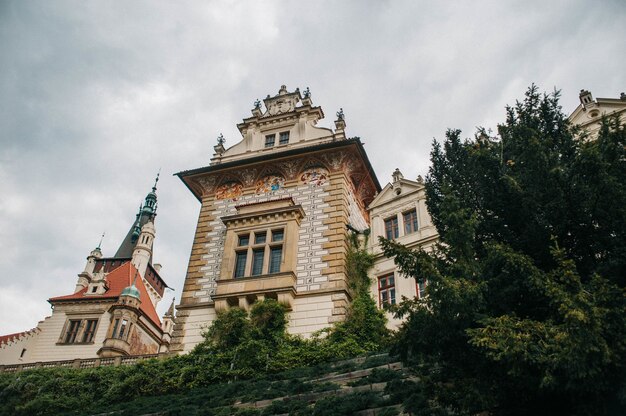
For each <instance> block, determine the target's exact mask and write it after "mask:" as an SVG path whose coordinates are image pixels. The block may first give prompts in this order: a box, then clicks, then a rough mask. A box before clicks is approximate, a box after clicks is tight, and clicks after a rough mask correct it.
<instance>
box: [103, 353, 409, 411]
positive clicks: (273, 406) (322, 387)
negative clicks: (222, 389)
mask: <svg viewBox="0 0 626 416" xmlns="http://www.w3.org/2000/svg"><path fill="white" fill-rule="evenodd" d="M408 379H411V377H409V375H408V374H407V373H406V372H405V369H404V368H403V366H402V364H401V363H400V362H397V361H396V359H395V358H393V357H390V356H388V355H387V354H380V355H374V356H368V357H359V358H356V359H352V360H346V361H341V362H336V363H333V364H330V365H325V366H324V367H323V368H322V369H321V370H319V371H318V369H317V368H306V369H295V370H290V371H286V372H285V373H282V374H277V375H272V376H270V377H269V378H268V379H264V380H250V381H246V382H236V383H241V384H240V385H239V386H238V388H237V389H235V390H237V391H238V393H235V394H234V396H231V397H229V398H232V400H231V401H230V403H231V404H230V405H227V406H224V405H222V406H219V405H218V406H216V405H212V404H211V401H210V400H207V402H204V403H202V404H200V405H197V407H194V408H193V409H192V408H190V407H189V403H191V402H194V403H197V402H198V394H200V395H201V394H202V392H197V391H194V392H190V393H189V395H188V396H184V397H183V400H181V397H180V395H179V396H178V397H176V399H177V400H178V401H177V403H178V405H176V406H166V409H161V410H160V411H156V412H154V411H153V412H146V413H134V412H133V413H132V414H133V415H136V414H141V415H142V416H177V415H183V414H185V415H186V414H190V415H194V414H198V415H200V414H202V415H209V416H210V415H216V416H217V415H219V416H223V415H242V416H253V415H258V416H268V415H311V416H317V415H333V416H336V415H356V416H392V415H403V414H404V413H402V406H401V404H400V403H398V402H394V399H392V398H391V397H390V395H388V394H387V393H386V391H385V388H386V387H387V383H388V382H390V381H392V380H408ZM255 383H258V384H257V385H256V386H255ZM261 383H262V384H261ZM259 385H262V388H261V389H259V388H258V386H259ZM285 386H287V390H289V391H297V393H289V394H280V392H281V391H284V389H285ZM289 386H291V388H289ZM217 387H218V386H216V388H217ZM206 389H207V391H208V390H210V389H211V387H207V388H206ZM250 391H253V392H256V393H252V394H251V393H250ZM237 396H238V397H237ZM268 396H269V397H268ZM186 397H189V401H188V402H187V401H185V400H184V398H186ZM226 399H228V398H226ZM129 405H131V406H129V407H128V408H127V411H124V410H118V411H113V412H110V413H106V414H107V415H111V416H112V415H126V414H131V413H127V412H128V411H129V410H130V409H131V408H132V403H129ZM145 410H146V411H148V410H149V409H145ZM97 416H100V415H97Z"/></svg>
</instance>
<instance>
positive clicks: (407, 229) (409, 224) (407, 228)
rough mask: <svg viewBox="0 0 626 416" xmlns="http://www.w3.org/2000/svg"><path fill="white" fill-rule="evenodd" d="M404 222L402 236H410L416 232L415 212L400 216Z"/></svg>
mask: <svg viewBox="0 0 626 416" xmlns="http://www.w3.org/2000/svg"><path fill="white" fill-rule="evenodd" d="M402 219H403V220H404V234H411V233H414V232H416V231H417V211H416V210H411V211H408V212H405V213H403V214H402Z"/></svg>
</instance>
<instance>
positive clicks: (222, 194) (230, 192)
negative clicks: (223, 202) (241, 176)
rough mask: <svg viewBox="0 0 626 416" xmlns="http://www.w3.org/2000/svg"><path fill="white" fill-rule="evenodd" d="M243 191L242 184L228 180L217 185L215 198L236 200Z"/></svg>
mask: <svg viewBox="0 0 626 416" xmlns="http://www.w3.org/2000/svg"><path fill="white" fill-rule="evenodd" d="M242 192H243V185H242V184H240V183H239V182H228V183H224V184H222V185H220V186H218V187H217V190H216V191H215V199H232V200H233V201H236V200H237V198H239V197H240V196H241V194H242Z"/></svg>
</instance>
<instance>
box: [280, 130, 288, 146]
mask: <svg viewBox="0 0 626 416" xmlns="http://www.w3.org/2000/svg"><path fill="white" fill-rule="evenodd" d="M285 138H286V140H284V139H285ZM289 139H290V134H289V130H287V131H281V132H280V133H278V145H279V146H285V145H287V144H289Z"/></svg>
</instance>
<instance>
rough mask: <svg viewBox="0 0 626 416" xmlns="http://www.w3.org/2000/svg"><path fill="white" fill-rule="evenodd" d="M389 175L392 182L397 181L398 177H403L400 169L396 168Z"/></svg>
mask: <svg viewBox="0 0 626 416" xmlns="http://www.w3.org/2000/svg"><path fill="white" fill-rule="evenodd" d="M391 177H392V178H393V181H394V182H398V181H399V180H400V179H404V175H402V172H400V169H398V168H396V170H394V171H393V173H392V174H391Z"/></svg>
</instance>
